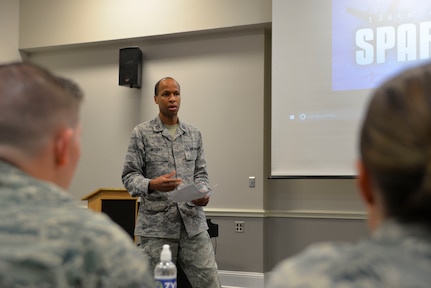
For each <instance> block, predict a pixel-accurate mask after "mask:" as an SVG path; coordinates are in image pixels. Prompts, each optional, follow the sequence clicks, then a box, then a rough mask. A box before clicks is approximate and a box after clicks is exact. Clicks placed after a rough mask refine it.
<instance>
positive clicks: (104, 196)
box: [81, 188, 139, 239]
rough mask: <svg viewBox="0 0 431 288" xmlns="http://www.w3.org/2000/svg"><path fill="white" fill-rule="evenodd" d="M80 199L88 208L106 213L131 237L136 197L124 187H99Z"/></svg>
mask: <svg viewBox="0 0 431 288" xmlns="http://www.w3.org/2000/svg"><path fill="white" fill-rule="evenodd" d="M81 200H83V201H87V202H88V208H90V209H92V210H94V211H97V212H103V213H105V214H107V215H108V216H109V217H110V218H111V219H112V220H113V221H114V222H116V223H117V224H118V225H120V226H121V227H122V228H123V229H124V230H125V231H126V232H127V233H128V234H129V235H130V237H131V238H132V239H135V237H134V230H135V222H136V217H137V214H138V204H139V202H138V199H137V198H133V197H132V196H130V194H129V193H128V192H127V190H126V189H124V188H99V189H97V190H95V191H93V192H92V193H90V194H88V195H87V196H85V197H83V198H82V199H81Z"/></svg>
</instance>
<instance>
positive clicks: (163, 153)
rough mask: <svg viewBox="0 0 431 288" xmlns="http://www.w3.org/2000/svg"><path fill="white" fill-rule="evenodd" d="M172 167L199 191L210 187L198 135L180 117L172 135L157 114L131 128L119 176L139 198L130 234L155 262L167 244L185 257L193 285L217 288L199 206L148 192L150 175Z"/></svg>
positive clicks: (202, 213)
mask: <svg viewBox="0 0 431 288" xmlns="http://www.w3.org/2000/svg"><path fill="white" fill-rule="evenodd" d="M172 171H176V177H177V178H181V179H182V180H183V182H184V183H186V184H188V183H193V182H194V183H195V184H196V185H197V186H198V187H199V188H200V189H203V190H210V188H209V180H208V173H207V165H206V160H205V153H204V148H203V144H202V136H201V133H200V132H199V131H198V130H197V129H196V128H195V127H193V126H191V125H188V124H186V123H184V122H181V121H179V125H178V129H177V131H176V134H175V135H174V137H172V136H171V135H170V133H169V130H168V129H167V128H165V126H164V125H163V123H162V121H161V120H160V118H159V116H157V117H156V118H154V119H153V120H151V121H148V122H144V123H141V124H139V125H138V126H136V127H135V128H134V129H133V131H132V136H131V139H130V144H129V148H128V150H127V155H126V159H125V164H124V168H123V174H122V180H123V183H124V186H125V187H126V189H127V191H128V192H129V193H130V195H131V196H133V197H138V196H139V197H141V203H140V207H139V211H138V219H137V223H136V227H135V234H136V235H138V236H141V240H142V242H141V249H143V250H144V252H145V254H146V255H148V256H150V259H152V260H150V262H152V263H153V264H152V266H155V263H157V262H158V261H159V257H160V250H161V247H162V245H163V244H171V245H173V249H174V251H173V253H172V255H173V258H175V259H177V260H178V261H179V262H181V261H183V262H184V261H185V262H186V263H187V265H185V266H187V267H190V269H189V270H187V269H185V273H186V274H187V277H188V278H189V280H190V281H194V282H192V283H195V285H194V286H193V287H205V288H210V287H220V283H219V281H218V276H217V265H216V262H215V255H214V251H213V249H212V243H211V240H210V238H209V236H208V233H207V230H208V225H207V222H206V217H205V213H204V210H203V208H202V207H201V206H196V205H194V204H192V203H189V202H176V201H174V200H173V199H172V198H171V197H170V196H169V195H168V194H167V193H165V192H159V191H151V192H150V191H148V184H149V181H150V180H151V179H153V178H157V177H159V176H161V175H164V174H169V173H171V172H172ZM175 243H176V244H175ZM178 245H179V246H180V247H181V250H178V254H177V253H175V252H176V251H177V249H175V247H178ZM188 256H192V257H188ZM203 258H205V261H204V262H202V260H203ZM193 267H195V268H193ZM198 267H199V268H200V269H198ZM192 278H193V279H192Z"/></svg>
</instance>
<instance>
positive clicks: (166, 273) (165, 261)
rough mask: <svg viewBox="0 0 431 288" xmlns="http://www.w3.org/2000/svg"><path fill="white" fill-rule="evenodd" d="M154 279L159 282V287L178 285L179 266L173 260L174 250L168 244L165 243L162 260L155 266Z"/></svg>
mask: <svg viewBox="0 0 431 288" xmlns="http://www.w3.org/2000/svg"><path fill="white" fill-rule="evenodd" d="M154 279H155V280H156V282H157V287H160V288H176V287H177V267H176V266H175V263H174V262H172V252H171V248H170V246H169V245H168V244H165V245H163V248H162V252H161V253H160V262H159V263H158V264H157V265H156V267H155V268H154Z"/></svg>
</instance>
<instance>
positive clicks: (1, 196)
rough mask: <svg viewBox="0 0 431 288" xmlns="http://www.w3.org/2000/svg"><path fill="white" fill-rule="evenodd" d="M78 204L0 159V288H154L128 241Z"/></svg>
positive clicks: (145, 265) (145, 266)
mask: <svg viewBox="0 0 431 288" xmlns="http://www.w3.org/2000/svg"><path fill="white" fill-rule="evenodd" d="M79 205H80V203H79V202H78V201H75V200H74V199H73V198H72V197H71V196H70V195H68V194H67V192H65V191H63V190H62V189H60V188H59V187H57V186H55V185H53V184H51V183H48V182H42V181H39V180H36V179H34V178H32V177H30V176H29V175H27V174H25V173H24V172H22V171H21V170H19V169H16V168H14V167H13V166H11V165H9V164H7V163H5V162H2V161H0V215H1V216H0V287H37V288H44V287H46V288H48V287H62V288H67V287H154V280H153V278H152V274H153V273H152V271H151V272H150V271H149V270H148V261H147V259H146V258H145V257H144V256H143V255H142V253H141V252H140V251H139V249H137V248H136V247H135V245H134V244H133V242H132V240H131V239H130V237H129V236H128V235H127V234H126V233H125V232H124V231H123V230H122V229H121V228H120V227H119V226H117V225H116V224H115V223H113V222H112V221H111V220H110V219H109V218H108V217H107V216H106V215H104V214H100V213H95V212H91V211H90V210H88V209H86V208H83V207H80V206H79Z"/></svg>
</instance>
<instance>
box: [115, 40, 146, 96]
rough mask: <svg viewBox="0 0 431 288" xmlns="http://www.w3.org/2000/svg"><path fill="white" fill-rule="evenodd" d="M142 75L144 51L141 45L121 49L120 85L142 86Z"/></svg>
mask: <svg viewBox="0 0 431 288" xmlns="http://www.w3.org/2000/svg"><path fill="white" fill-rule="evenodd" d="M141 77H142V51H141V49H139V47H127V48H121V49H120V68H119V80H118V84H119V85H120V86H128V87H130V88H141Z"/></svg>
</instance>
